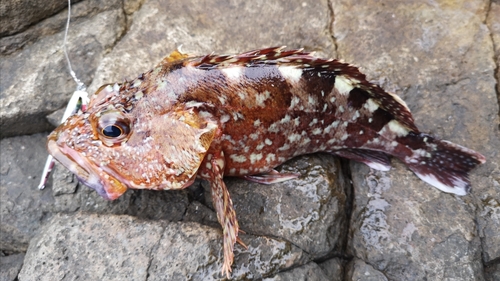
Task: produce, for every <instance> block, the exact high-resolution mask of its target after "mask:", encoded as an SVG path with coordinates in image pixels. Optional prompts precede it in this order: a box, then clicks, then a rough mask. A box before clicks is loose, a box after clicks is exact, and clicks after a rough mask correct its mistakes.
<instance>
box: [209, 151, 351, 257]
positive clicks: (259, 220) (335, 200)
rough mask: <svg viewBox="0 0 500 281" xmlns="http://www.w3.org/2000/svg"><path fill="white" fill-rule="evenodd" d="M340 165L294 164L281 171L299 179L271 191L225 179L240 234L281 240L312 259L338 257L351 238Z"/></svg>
mask: <svg viewBox="0 0 500 281" xmlns="http://www.w3.org/2000/svg"><path fill="white" fill-rule="evenodd" d="M338 165H339V163H338V160H337V159H336V158H335V157H333V156H331V155H327V154H314V155H307V156H303V157H299V158H296V159H292V160H290V161H288V162H286V163H285V164H284V165H282V166H281V167H280V169H278V171H280V172H285V173H300V174H302V176H301V177H299V178H297V179H293V180H289V181H285V182H282V183H276V184H272V185H261V184H256V183H252V182H249V181H245V180H241V179H227V180H226V182H227V186H228V189H229V193H230V194H231V198H232V200H233V203H234V206H235V209H236V214H237V217H238V220H239V222H240V227H241V229H242V230H243V231H245V232H246V233H251V234H255V235H265V236H271V237H282V238H284V239H286V240H287V241H290V242H292V243H293V244H294V245H297V246H299V247H300V248H301V249H303V250H304V251H306V252H307V253H309V254H310V255H311V256H312V258H313V259H317V258H321V257H324V256H325V255H327V254H329V253H334V254H337V255H339V254H340V253H341V249H343V247H344V242H345V233H347V225H346V223H347V219H346V214H345V207H346V200H347V198H346V195H345V193H344V190H345V188H346V185H347V184H346V182H345V179H344V178H343V176H342V174H341V173H340V172H339V171H338V168H337V167H338ZM249 191H251V192H249ZM208 194H209V193H208ZM207 201H208V200H207Z"/></svg>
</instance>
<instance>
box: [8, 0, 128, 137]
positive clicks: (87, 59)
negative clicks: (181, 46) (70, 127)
mask: <svg viewBox="0 0 500 281" xmlns="http://www.w3.org/2000/svg"><path fill="white" fill-rule="evenodd" d="M97 2H100V1H89V2H87V1H84V2H81V3H78V4H75V10H78V9H80V8H82V9H83V10H85V9H87V10H88V11H87V13H90V14H91V10H92V8H93V7H94V8H95V6H98V5H99V4H97ZM92 3H93V5H90V4H92ZM112 3H115V5H114V6H112V5H111V6H108V5H107V6H106V7H109V10H105V11H101V12H100V13H97V14H95V15H93V16H90V17H89V18H87V19H85V20H81V21H78V20H77V21H76V22H75V23H74V24H73V25H72V26H71V29H70V32H69V35H68V52H69V56H70V57H71V59H72V65H73V69H74V71H75V72H76V74H77V76H78V77H79V79H80V80H82V81H83V82H84V83H86V84H88V83H90V81H91V80H92V77H93V75H94V71H95V69H96V67H97V65H98V64H99V62H100V60H101V59H102V56H103V55H104V53H105V52H106V50H107V49H108V48H110V47H112V46H113V44H115V42H116V40H118V38H119V37H120V36H121V34H122V33H123V32H124V29H125V17H124V14H123V10H122V9H121V7H120V5H119V3H121V1H117V0H116V1H114V2H112ZM62 13H64V12H62ZM82 13H83V12H82ZM83 14H85V13H83ZM62 17H64V18H65V17H66V14H65V13H64V15H62ZM62 24H63V22H60V25H61V26H60V27H59V28H61V27H62V26H63V25H62ZM110 27H112V28H110ZM62 42H63V31H62V30H61V31H59V32H58V33H55V34H50V35H46V36H43V34H42V36H41V37H40V38H38V40H37V41H36V43H33V44H32V45H29V46H25V47H24V48H23V49H22V50H19V51H18V52H16V53H12V54H10V55H3V56H2V64H0V72H1V73H2V79H1V82H2V83H1V84H0V97H1V98H2V107H1V108H0V117H1V122H0V137H8V136H15V135H22V134H32V133H38V132H43V131H46V130H49V129H50V128H52V127H51V126H50V125H49V123H48V122H47V121H46V120H45V118H44V117H45V115H47V114H49V113H51V112H53V111H55V110H57V109H59V108H61V107H65V106H66V102H67V101H68V100H69V98H70V96H71V94H72V92H73V91H74V90H75V88H76V84H75V82H74V81H73V80H72V78H71V76H70V75H69V71H68V69H67V63H66V61H65V57H64V54H63V52H62V49H61V45H62ZM4 43H5V42H4V41H3V42H2V45H3V44H4Z"/></svg>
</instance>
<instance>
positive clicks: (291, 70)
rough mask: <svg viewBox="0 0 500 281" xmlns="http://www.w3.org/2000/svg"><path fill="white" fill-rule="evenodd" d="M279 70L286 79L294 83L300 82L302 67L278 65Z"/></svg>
mask: <svg viewBox="0 0 500 281" xmlns="http://www.w3.org/2000/svg"><path fill="white" fill-rule="evenodd" d="M278 70H279V71H280V73H281V75H283V77H284V78H285V79H288V80H290V82H292V83H297V82H299V80H300V77H302V69H300V68H297V67H295V66H278Z"/></svg>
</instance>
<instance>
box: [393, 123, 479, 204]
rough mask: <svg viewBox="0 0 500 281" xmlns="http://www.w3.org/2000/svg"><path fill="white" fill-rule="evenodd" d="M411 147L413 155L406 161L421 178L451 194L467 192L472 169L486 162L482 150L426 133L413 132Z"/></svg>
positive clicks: (409, 144)
mask: <svg viewBox="0 0 500 281" xmlns="http://www.w3.org/2000/svg"><path fill="white" fill-rule="evenodd" d="M407 137H409V138H411V141H410V140H409V142H408V147H410V148H412V151H413V154H412V155H411V156H407V157H405V158H404V159H401V160H403V161H404V162H405V163H406V164H407V166H408V167H409V168H410V170H412V171H413V172H414V173H415V174H416V175H417V176H418V177H419V178H420V179H422V180H423V181H425V182H427V183H428V184H430V185H432V186H434V187H436V188H438V189H440V190H442V191H444V192H448V193H454V194H457V195H466V194H467V193H468V192H469V191H470V189H471V184H470V180H469V175H468V174H469V172H470V171H471V170H472V169H474V168H475V167H476V166H478V165H479V164H482V163H484V162H485V161H486V158H485V157H484V156H483V155H481V154H480V153H478V152H476V151H474V150H472V149H468V148H466V147H463V146H460V145H458V144H455V143H452V142H449V141H445V140H439V139H435V138H433V137H431V136H429V135H426V134H422V133H419V134H411V135H409V136H407Z"/></svg>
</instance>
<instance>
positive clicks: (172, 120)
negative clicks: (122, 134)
mask: <svg viewBox="0 0 500 281" xmlns="http://www.w3.org/2000/svg"><path fill="white" fill-rule="evenodd" d="M183 120H185V119H184V118H179V117H178V116H175V115H172V114H167V115H163V116H158V117H154V118H151V119H150V120H149V122H148V124H144V125H145V126H144V127H143V128H142V129H141V130H140V131H141V132H142V133H140V132H133V133H132V134H131V135H130V138H129V140H128V141H127V145H128V146H131V147H132V149H133V150H135V151H141V152H142V153H143V154H142V155H137V157H138V158H140V159H141V164H142V165H141V164H137V165H134V167H133V169H134V170H133V171H132V173H133V174H134V175H133V177H134V178H135V179H136V180H135V181H136V182H138V181H140V182H142V183H144V184H146V185H147V186H148V187H146V188H150V189H181V188H184V187H186V186H187V185H189V184H190V183H191V182H192V179H193V178H194V177H195V176H196V173H197V172H198V168H199V166H200V165H201V162H202V161H203V158H204V157H205V155H206V153H207V151H208V149H209V147H210V145H211V143H212V141H213V138H214V135H215V132H216V131H217V126H216V125H215V123H211V122H209V123H207V122H204V121H203V120H199V119H198V120H197V122H196V124H195V123H193V122H192V121H193V120H189V122H184V121H183ZM146 163H147V164H151V165H146ZM135 169H138V170H137V171H136V170H135ZM144 176H146V179H144V178H143V177H144Z"/></svg>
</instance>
